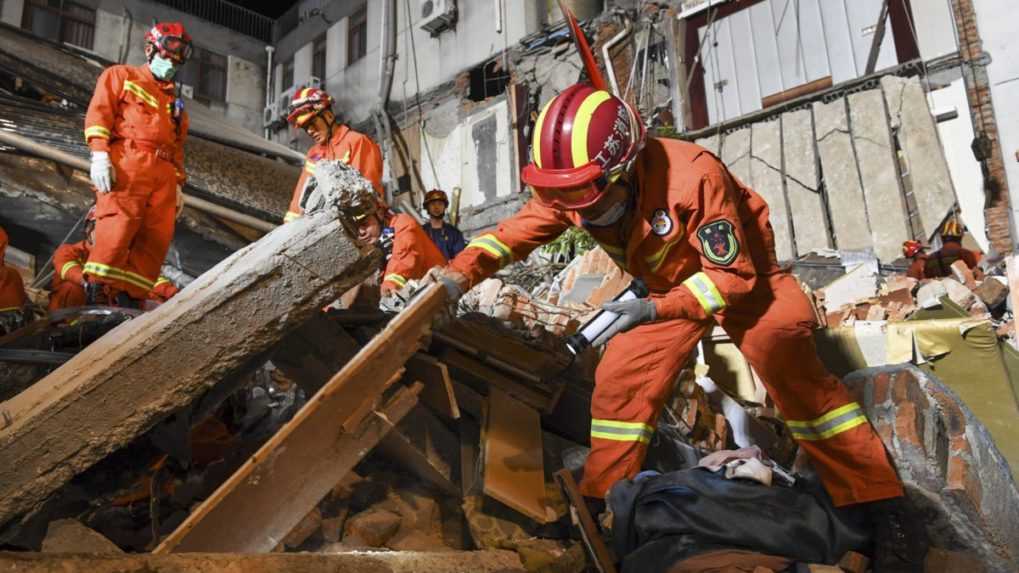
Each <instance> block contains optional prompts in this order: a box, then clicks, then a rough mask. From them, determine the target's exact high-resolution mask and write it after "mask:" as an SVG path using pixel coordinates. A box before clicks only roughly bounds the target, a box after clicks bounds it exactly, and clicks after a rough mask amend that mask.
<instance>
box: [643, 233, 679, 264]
mask: <svg viewBox="0 0 1019 573" xmlns="http://www.w3.org/2000/svg"><path fill="white" fill-rule="evenodd" d="M678 242H679V239H674V240H672V241H669V242H668V243H665V244H664V245H662V248H660V249H658V252H656V253H655V254H653V255H651V256H649V257H645V258H644V260H645V261H646V262H647V264H649V265H651V272H655V271H657V270H658V267H660V266H662V263H664V262H665V257H667V256H668V255H669V251H671V250H672V247H673V246H674V245H675V244H676V243H678Z"/></svg>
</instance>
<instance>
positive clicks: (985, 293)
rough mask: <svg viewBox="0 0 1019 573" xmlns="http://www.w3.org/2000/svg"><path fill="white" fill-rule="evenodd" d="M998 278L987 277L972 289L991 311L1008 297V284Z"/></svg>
mask: <svg viewBox="0 0 1019 573" xmlns="http://www.w3.org/2000/svg"><path fill="white" fill-rule="evenodd" d="M998 278H1000V277H988V278H987V279H985V280H984V281H983V282H981V283H980V284H979V285H977V287H976V288H974V289H973V294H975V295H977V298H979V299H980V300H981V302H983V303H984V305H985V306H987V308H988V309H989V310H991V311H995V310H997V309H998V307H1000V306H1001V305H1002V304H1003V303H1004V302H1005V300H1006V299H1007V298H1008V286H1007V285H1006V283H1005V282H1004V281H1000V280H997V279H998Z"/></svg>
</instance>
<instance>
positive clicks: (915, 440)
mask: <svg viewBox="0 0 1019 573" xmlns="http://www.w3.org/2000/svg"><path fill="white" fill-rule="evenodd" d="M895 435H896V437H898V438H899V440H900V441H903V442H907V443H909V444H911V445H913V446H915V447H917V448H923V441H922V439H921V436H923V419H922V418H921V417H920V416H918V415H917V412H916V406H915V405H913V404H911V403H909V402H906V403H903V404H899V406H898V408H897V409H896V413H895Z"/></svg>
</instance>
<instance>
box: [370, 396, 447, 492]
mask: <svg viewBox="0 0 1019 573" xmlns="http://www.w3.org/2000/svg"><path fill="white" fill-rule="evenodd" d="M422 392H423V390H422ZM459 449H460V442H459V440H458V439H457V437H456V436H455V435H454V434H453V433H452V432H450V431H449V430H448V429H447V428H446V426H444V425H443V424H442V422H441V421H439V419H438V418H436V416H435V414H432V412H431V410H429V409H428V408H424V407H421V406H419V407H417V408H415V409H414V411H413V412H411V414H410V415H408V416H407V417H406V418H404V419H403V420H402V421H401V422H400V424H399V425H398V426H397V427H396V428H395V429H393V431H391V432H389V434H388V435H386V437H385V438H384V439H383V440H382V443H381V444H379V453H381V454H382V455H384V456H386V457H388V458H389V459H390V460H391V461H392V462H394V463H396V464H398V465H400V466H403V467H404V468H405V469H406V470H407V471H409V472H410V473H412V474H414V475H416V476H417V477H419V478H421V479H422V480H424V481H425V482H427V483H430V484H432V485H433V486H435V487H436V488H438V489H439V490H440V491H442V492H445V493H447V494H449V495H452V496H455V497H459V496H460V487H459V486H457V485H456V484H455V483H453V480H454V479H455V478H454V473H453V470H454V468H455V467H456V458H457V454H458V450H459Z"/></svg>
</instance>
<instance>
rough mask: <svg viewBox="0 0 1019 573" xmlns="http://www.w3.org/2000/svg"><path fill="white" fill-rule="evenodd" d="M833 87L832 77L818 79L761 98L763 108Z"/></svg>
mask: <svg viewBox="0 0 1019 573" xmlns="http://www.w3.org/2000/svg"><path fill="white" fill-rule="evenodd" d="M831 86H832V83H831V76H825V77H823V78H819V79H816V80H814V81H812V82H807V83H805V84H800V85H798V86H796V87H793V88H789V89H787V90H785V91H780V92H778V93H777V94H771V95H770V96H765V97H763V98H761V108H762V109H766V108H769V107H771V106H773V105H778V104H780V103H785V102H787V101H792V100H794V99H796V98H798V97H802V96H805V95H808V94H812V93H814V92H819V91H823V90H826V89H828V88H830V87H831Z"/></svg>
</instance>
